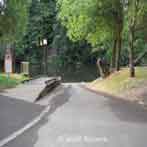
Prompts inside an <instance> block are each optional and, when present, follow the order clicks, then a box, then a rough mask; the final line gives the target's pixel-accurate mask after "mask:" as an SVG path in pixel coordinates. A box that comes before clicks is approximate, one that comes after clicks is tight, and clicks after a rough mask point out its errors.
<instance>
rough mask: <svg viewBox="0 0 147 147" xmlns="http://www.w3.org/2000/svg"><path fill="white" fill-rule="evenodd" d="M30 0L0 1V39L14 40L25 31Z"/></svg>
mask: <svg viewBox="0 0 147 147" xmlns="http://www.w3.org/2000/svg"><path fill="white" fill-rule="evenodd" d="M29 4H30V0H21V1H20V0H2V1H1V3H0V40H4V41H6V42H14V41H15V40H17V39H18V38H20V36H22V35H23V33H24V32H25V28H26V24H27V15H28V6H29Z"/></svg>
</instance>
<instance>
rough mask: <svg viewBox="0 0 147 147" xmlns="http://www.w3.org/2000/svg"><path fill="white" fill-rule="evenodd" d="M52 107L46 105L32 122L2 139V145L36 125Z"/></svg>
mask: <svg viewBox="0 0 147 147" xmlns="http://www.w3.org/2000/svg"><path fill="white" fill-rule="evenodd" d="M50 108H51V107H50V105H48V106H46V107H45V109H44V110H43V111H42V112H41V114H40V115H39V116H37V117H36V118H34V119H33V120H32V121H31V122H30V123H28V124H26V125H25V126H24V127H23V128H21V129H19V130H18V131H16V132H14V133H12V134H11V135H9V136H8V137H6V138H4V139H2V140H0V147H2V146H4V145H6V144H7V143H9V142H10V141H12V140H14V139H15V138H16V137H18V136H20V135H21V134H23V133H24V132H25V131H27V130H28V129H30V128H32V127H33V126H34V125H36V124H37V123H38V122H39V121H41V120H42V118H43V117H44V116H45V115H46V114H47V113H48V112H49V110H50Z"/></svg>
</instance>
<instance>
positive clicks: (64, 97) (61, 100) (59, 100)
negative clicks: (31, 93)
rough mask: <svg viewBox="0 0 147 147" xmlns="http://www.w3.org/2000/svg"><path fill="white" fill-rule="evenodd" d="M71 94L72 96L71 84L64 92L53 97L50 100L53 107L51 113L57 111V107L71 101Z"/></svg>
mask: <svg viewBox="0 0 147 147" xmlns="http://www.w3.org/2000/svg"><path fill="white" fill-rule="evenodd" d="M70 96H71V86H68V87H67V88H64V92H63V93H61V94H58V95H57V96H55V97H54V98H53V99H51V101H50V105H51V108H50V111H49V114H51V113H53V112H55V111H56V109H58V108H59V107H61V106H62V105H64V104H65V103H67V102H68V101H69V98H70Z"/></svg>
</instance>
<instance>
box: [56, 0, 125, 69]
mask: <svg viewBox="0 0 147 147" xmlns="http://www.w3.org/2000/svg"><path fill="white" fill-rule="evenodd" d="M58 10H59V15H58V17H59V19H60V20H61V22H62V24H63V25H64V26H65V27H66V28H67V30H68V36H69V37H70V39H72V40H73V41H77V40H87V41H88V42H89V43H91V44H92V45H93V46H97V45H98V44H99V43H104V42H105V41H106V40H110V39H111V38H113V40H114V41H113V42H114V43H113V44H114V45H113V51H112V61H111V66H112V68H115V69H116V70H119V59H120V51H121V44H122V43H121V42H122V30H123V3H122V1H121V0H112V1H110V0H93V1H91V0H86V1H85V0H58Z"/></svg>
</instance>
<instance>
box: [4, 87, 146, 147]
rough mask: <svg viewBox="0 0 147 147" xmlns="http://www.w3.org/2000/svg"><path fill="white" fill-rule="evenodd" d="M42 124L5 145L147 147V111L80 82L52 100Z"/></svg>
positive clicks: (10, 146) (14, 146) (9, 146)
mask: <svg viewBox="0 0 147 147" xmlns="http://www.w3.org/2000/svg"><path fill="white" fill-rule="evenodd" d="M50 104H51V111H50V112H49V114H48V116H46V117H45V118H44V119H43V120H42V121H41V122H40V123H39V124H38V125H36V126H35V127H33V128H32V129H30V130H29V131H27V132H25V133H24V134H23V135H21V136H19V137H17V138H16V139H15V140H13V141H12V142H10V143H9V144H7V145H6V146H5V147H146V146H147V139H146V138H147V110H144V109H143V108H142V107H141V106H140V105H137V104H131V103H129V102H125V101H121V100H116V99H111V98H106V97H103V96H100V95H96V94H94V93H92V92H90V91H87V90H85V89H83V88H81V87H80V86H78V85H77V84H74V85H71V86H70V87H67V85H66V87H65V88H64V92H63V93H61V94H60V95H58V96H57V97H55V98H54V99H53V100H51V102H50Z"/></svg>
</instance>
